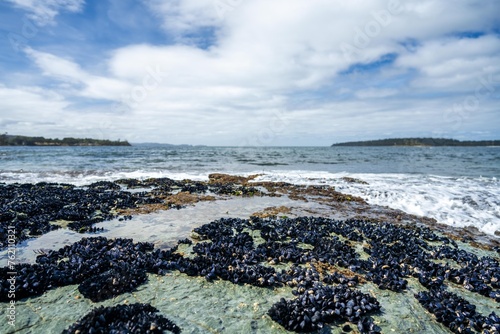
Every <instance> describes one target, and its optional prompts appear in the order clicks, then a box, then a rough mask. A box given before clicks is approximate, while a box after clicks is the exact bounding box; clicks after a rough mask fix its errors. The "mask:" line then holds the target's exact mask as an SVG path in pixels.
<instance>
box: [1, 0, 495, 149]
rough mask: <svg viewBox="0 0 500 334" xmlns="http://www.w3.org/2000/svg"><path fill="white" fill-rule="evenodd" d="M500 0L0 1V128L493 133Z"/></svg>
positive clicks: (227, 135)
mask: <svg viewBox="0 0 500 334" xmlns="http://www.w3.org/2000/svg"><path fill="white" fill-rule="evenodd" d="M499 13H500V1H498V0H456V1H449V0H350V1H345V0H163V1H162V0H2V1H0V132H1V133H8V134H17V135H29V136H44V137H46V138H64V137H78V138H82V137H90V138H96V139H112V140H118V139H120V140H128V141H129V142H131V143H141V142H156V143H171V144H193V145H224V146H239V145H241V146H243V145H251V146H325V145H331V144H332V143H338V142H344V141H357V140H371V139H382V138H394V137H439V138H454V139H459V140H490V139H500V14H499Z"/></svg>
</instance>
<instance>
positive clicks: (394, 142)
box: [332, 138, 500, 146]
mask: <svg viewBox="0 0 500 334" xmlns="http://www.w3.org/2000/svg"><path fill="white" fill-rule="evenodd" d="M332 146H500V140H481V141H473V140H467V141H460V140H456V139H446V138H391V139H379V140H367V141H353V142H346V143H337V144H333V145H332Z"/></svg>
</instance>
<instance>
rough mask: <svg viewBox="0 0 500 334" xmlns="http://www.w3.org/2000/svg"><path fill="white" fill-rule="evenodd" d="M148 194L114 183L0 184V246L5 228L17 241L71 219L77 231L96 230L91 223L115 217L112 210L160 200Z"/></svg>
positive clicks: (45, 231) (70, 224)
mask: <svg viewBox="0 0 500 334" xmlns="http://www.w3.org/2000/svg"><path fill="white" fill-rule="evenodd" d="M159 202H161V200H160V199H158V198H155V197H153V196H150V195H149V194H140V193H130V192H126V191H120V186H119V185H118V184H115V183H113V182H103V181H101V182H97V183H93V184H91V185H89V186H88V187H86V188H78V187H76V186H74V185H70V184H55V183H46V182H41V183H37V184H8V185H6V184H0V248H3V247H6V246H7V243H8V240H7V235H8V234H7V229H11V227H13V228H14V231H15V236H16V238H15V240H16V242H17V243H19V242H21V241H23V240H26V239H27V238H30V237H34V236H39V235H42V234H44V233H47V232H49V231H51V230H54V229H57V228H59V226H58V225H54V224H51V222H54V221H57V220H66V221H70V223H69V224H68V227H69V228H70V229H72V230H75V231H79V232H87V231H90V232H96V231H97V230H94V229H92V225H94V224H95V223H99V222H102V221H105V220H109V219H113V218H115V217H116V214H115V213H114V210H117V209H125V208H134V207H136V206H137V205H140V204H148V203H159Z"/></svg>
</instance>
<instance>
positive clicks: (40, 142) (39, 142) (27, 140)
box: [0, 133, 131, 146]
mask: <svg viewBox="0 0 500 334" xmlns="http://www.w3.org/2000/svg"><path fill="white" fill-rule="evenodd" d="M0 146H131V145H130V143H129V142H128V141H126V140H124V141H121V140H117V141H114V140H108V139H91V138H72V137H67V138H63V139H58V138H56V139H50V138H44V137H29V136H15V135H8V134H6V133H4V134H2V135H0Z"/></svg>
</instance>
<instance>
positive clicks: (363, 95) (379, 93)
mask: <svg viewBox="0 0 500 334" xmlns="http://www.w3.org/2000/svg"><path fill="white" fill-rule="evenodd" d="M397 93H398V91H397V90H396V89H377V88H368V89H364V90H360V91H358V92H356V96H357V97H358V98H360V99H369V98H383V97H388V96H392V95H396V94H397Z"/></svg>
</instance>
